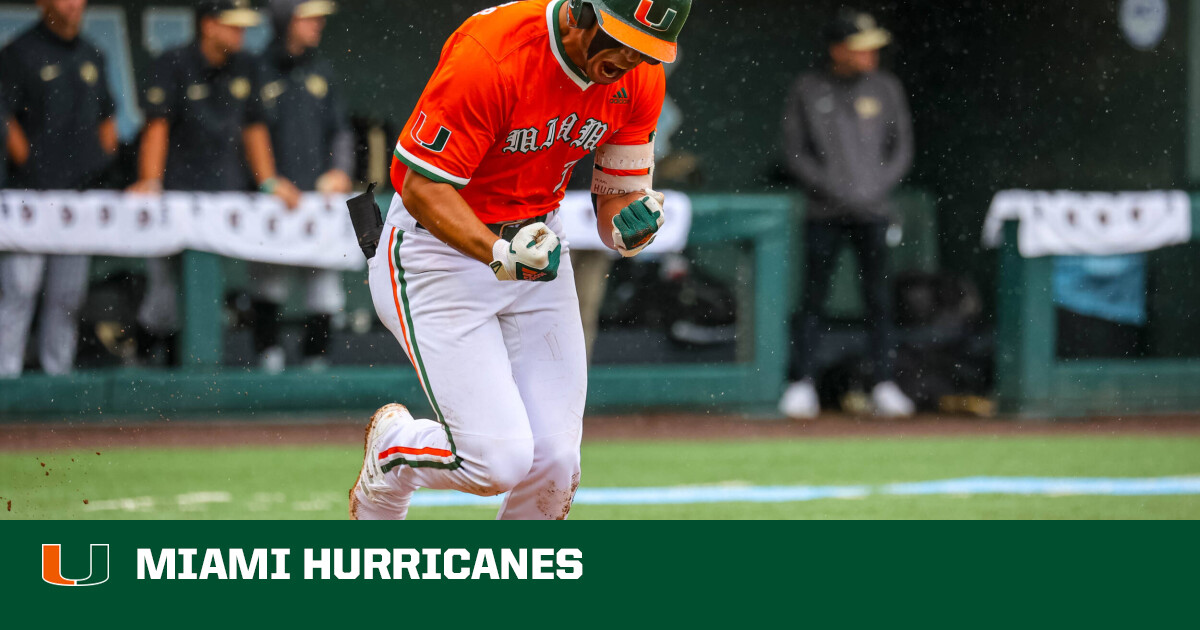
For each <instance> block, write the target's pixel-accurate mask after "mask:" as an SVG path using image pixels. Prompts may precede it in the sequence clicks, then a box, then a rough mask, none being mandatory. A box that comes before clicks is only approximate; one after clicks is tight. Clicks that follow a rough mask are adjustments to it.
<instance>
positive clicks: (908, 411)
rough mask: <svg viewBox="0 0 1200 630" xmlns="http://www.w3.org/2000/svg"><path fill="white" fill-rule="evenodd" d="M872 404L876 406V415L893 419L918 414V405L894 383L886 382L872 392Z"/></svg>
mask: <svg viewBox="0 0 1200 630" xmlns="http://www.w3.org/2000/svg"><path fill="white" fill-rule="evenodd" d="M871 402H872V403H873V404H874V405H875V415H877V416H887V417H892V418H897V417H908V416H911V415H913V414H914V413H916V411H917V409H916V405H913V401H912V400H911V399H909V397H908V396H905V395H904V392H902V391H900V387H899V386H898V385H896V383H894V382H892V381H884V382H882V383H880V384H878V385H876V386H875V389H872V390H871Z"/></svg>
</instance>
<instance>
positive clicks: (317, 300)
mask: <svg viewBox="0 0 1200 630" xmlns="http://www.w3.org/2000/svg"><path fill="white" fill-rule="evenodd" d="M301 273H302V274H304V275H305V276H306V277H307V284H308V294H307V301H306V306H307V307H308V313H309V315H308V318H307V319H306V321H305V325H304V358H305V361H307V362H308V363H309V364H310V365H317V363H315V362H317V361H322V360H324V355H325V353H326V351H327V350H328V349H329V336H330V333H331V330H330V329H331V327H332V326H331V323H332V321H333V316H334V315H337V314H338V313H340V312H342V311H343V310H344V309H345V308H346V290H345V288H344V287H343V286H342V274H341V272H338V271H335V270H333V269H303V270H301Z"/></svg>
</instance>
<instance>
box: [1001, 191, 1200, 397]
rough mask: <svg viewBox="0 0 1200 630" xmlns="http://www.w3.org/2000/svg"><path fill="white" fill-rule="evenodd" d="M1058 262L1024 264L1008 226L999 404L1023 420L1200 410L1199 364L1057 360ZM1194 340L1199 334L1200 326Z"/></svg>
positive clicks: (1199, 205) (1195, 211)
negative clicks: (1055, 270) (1055, 275)
mask: <svg viewBox="0 0 1200 630" xmlns="http://www.w3.org/2000/svg"><path fill="white" fill-rule="evenodd" d="M1191 205H1192V243H1196V242H1200V194H1193V195H1192V196H1191ZM1053 267H1054V258H1053V257H1052V256H1044V257H1040V258H1023V257H1022V256H1021V254H1020V252H1019V251H1018V248H1017V223H1016V222H1015V221H1009V222H1007V223H1006V224H1005V226H1004V242H1003V244H1002V245H1001V246H1000V260H999V270H998V274H999V277H998V281H997V287H996V288H997V305H996V306H997V308H996V397H997V402H998V403H999V407H1000V411H1001V412H1003V413H1006V414H1016V415H1019V416H1022V417H1030V418H1038V417H1047V418H1052V417H1071V416H1087V415H1107V416H1112V415H1121V414H1136V413H1155V412H1177V411H1195V410H1197V409H1200V360H1198V359H1188V358H1136V359H1088V360H1080V359H1072V360H1062V359H1059V358H1058V357H1057V356H1056V343H1055V342H1056V339H1057V335H1058V331H1057V328H1056V326H1057V322H1056V318H1055V313H1054V309H1055V306H1054V295H1053V289H1052V273H1053ZM1194 326H1196V327H1194V328H1193V334H1196V333H1197V332H1200V324H1195V325H1194Z"/></svg>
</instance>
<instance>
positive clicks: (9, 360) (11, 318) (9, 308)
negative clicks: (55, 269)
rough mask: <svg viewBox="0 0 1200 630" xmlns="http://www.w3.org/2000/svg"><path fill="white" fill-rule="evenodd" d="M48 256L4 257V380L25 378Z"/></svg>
mask: <svg viewBox="0 0 1200 630" xmlns="http://www.w3.org/2000/svg"><path fill="white" fill-rule="evenodd" d="M45 268H46V257H45V256H42V255H40V254H3V255H0V378H12V377H16V376H20V375H21V369H22V368H23V367H24V363H25V344H26V342H27V341H28V340H29V327H30V324H31V323H32V322H33V311H34V308H35V307H36V306H37V298H38V294H39V293H40V291H41V287H42V272H43V271H44V270H45Z"/></svg>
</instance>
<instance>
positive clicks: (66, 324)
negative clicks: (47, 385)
mask: <svg viewBox="0 0 1200 630" xmlns="http://www.w3.org/2000/svg"><path fill="white" fill-rule="evenodd" d="M89 262H90V259H89V258H88V257H87V256H45V255H42V254H4V255H0V378H12V377H16V376H20V375H21V368H22V367H23V366H22V364H23V363H24V361H25V345H26V343H27V342H28V340H29V329H30V327H31V325H32V323H33V312H34V309H35V308H36V307H37V301H38V297H39V296H42V295H44V296H45V297H44V298H43V300H42V312H41V321H40V322H39V323H38V359H39V360H40V362H41V366H42V369H43V370H45V372H46V373H47V374H55V375H61V374H68V373H70V372H71V370H72V369H73V368H74V367H75V352H76V350H77V348H78V345H79V309H80V308H81V307H82V306H83V301H84V299H85V298H86V297H87V281H88V264H89Z"/></svg>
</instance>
